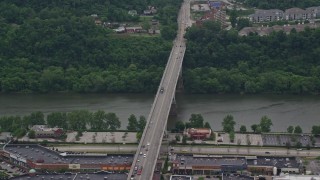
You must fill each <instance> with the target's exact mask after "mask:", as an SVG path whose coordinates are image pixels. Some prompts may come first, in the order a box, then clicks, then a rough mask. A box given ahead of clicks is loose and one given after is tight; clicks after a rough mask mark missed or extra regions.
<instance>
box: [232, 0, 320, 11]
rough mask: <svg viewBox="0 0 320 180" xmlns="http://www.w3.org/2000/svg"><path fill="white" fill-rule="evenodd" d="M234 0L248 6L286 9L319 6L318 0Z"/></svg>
mask: <svg viewBox="0 0 320 180" xmlns="http://www.w3.org/2000/svg"><path fill="white" fill-rule="evenodd" d="M236 2H241V3H245V4H246V5H248V6H252V7H257V8H259V9H282V10H284V9H287V8H292V7H300V8H306V7H310V6H319V5H320V2H319V1H318V0H303V1H301V0H292V1H287V0H280V1H279V0H236Z"/></svg>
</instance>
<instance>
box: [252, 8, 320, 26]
mask: <svg viewBox="0 0 320 180" xmlns="http://www.w3.org/2000/svg"><path fill="white" fill-rule="evenodd" d="M317 17H320V6H318V7H309V8H307V9H305V10H304V9H300V8H290V9H286V10H285V11H282V10H279V9H270V10H262V9H258V10H256V12H255V13H254V14H251V15H249V20H250V21H251V22H254V23H261V22H272V21H280V20H287V21H296V20H311V19H315V18H317Z"/></svg>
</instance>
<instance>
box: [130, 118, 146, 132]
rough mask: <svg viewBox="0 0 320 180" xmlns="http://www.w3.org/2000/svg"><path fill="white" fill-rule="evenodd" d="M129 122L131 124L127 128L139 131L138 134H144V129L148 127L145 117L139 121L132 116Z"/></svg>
mask: <svg viewBox="0 0 320 180" xmlns="http://www.w3.org/2000/svg"><path fill="white" fill-rule="evenodd" d="M128 121H129V123H128V126H127V130H129V131H138V132H143V130H144V127H145V126H146V123H147V122H146V118H145V117H144V116H140V117H139V121H138V120H137V118H136V116H135V115H134V114H131V115H130V117H129V119H128Z"/></svg>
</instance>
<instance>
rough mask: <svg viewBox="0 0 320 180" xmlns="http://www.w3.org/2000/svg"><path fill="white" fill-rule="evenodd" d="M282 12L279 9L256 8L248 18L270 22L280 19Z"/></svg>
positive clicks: (258, 21)
mask: <svg viewBox="0 0 320 180" xmlns="http://www.w3.org/2000/svg"><path fill="white" fill-rule="evenodd" d="M283 14H284V12H283V11H282V10H279V9H270V10H260V9H259V10H257V11H256V12H255V13H254V14H251V15H249V20H250V21H252V22H254V23H260V22H271V21H279V20H282V18H283Z"/></svg>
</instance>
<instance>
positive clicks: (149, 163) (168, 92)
mask: <svg viewBox="0 0 320 180" xmlns="http://www.w3.org/2000/svg"><path fill="white" fill-rule="evenodd" d="M189 26H191V22H190V0H184V2H183V3H182V5H181V8H180V11H179V15H178V27H179V28H178V32H177V37H176V39H175V40H174V43H173V47H172V50H171V53H170V56H169V59H168V62H167V65H166V68H165V70H164V73H163V76H162V79H161V82H160V86H159V88H158V91H157V94H156V96H155V99H154V102H153V104H152V107H151V111H150V114H149V116H148V119H147V123H146V127H145V129H144V131H143V134H142V137H141V139H140V144H139V146H138V148H137V152H136V154H135V157H134V160H133V163H132V167H131V170H130V172H129V175H128V180H131V179H135V180H148V179H152V177H153V174H154V173H153V172H154V169H155V165H156V163H157V159H158V155H159V151H160V147H161V142H162V137H163V134H164V131H165V129H166V127H167V119H168V116H169V112H170V108H171V104H172V102H173V99H174V96H175V91H176V86H177V82H178V79H179V75H180V73H181V67H182V61H183V57H184V53H185V50H186V40H185V39H184V34H185V30H186V28H187V27H189Z"/></svg>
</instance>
